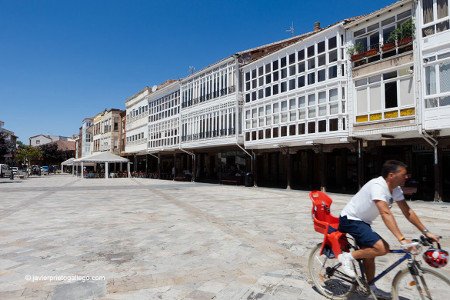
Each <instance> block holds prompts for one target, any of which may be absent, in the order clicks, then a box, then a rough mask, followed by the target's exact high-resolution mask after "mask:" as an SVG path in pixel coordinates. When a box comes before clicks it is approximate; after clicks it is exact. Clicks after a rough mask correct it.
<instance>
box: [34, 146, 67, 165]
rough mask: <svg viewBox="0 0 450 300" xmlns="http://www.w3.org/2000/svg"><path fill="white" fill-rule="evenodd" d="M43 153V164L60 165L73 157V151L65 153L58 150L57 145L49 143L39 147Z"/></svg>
mask: <svg viewBox="0 0 450 300" xmlns="http://www.w3.org/2000/svg"><path fill="white" fill-rule="evenodd" d="M39 148H40V150H41V151H42V164H44V165H59V164H60V163H62V162H63V161H65V160H67V159H68V158H70V157H73V155H74V154H73V151H63V150H59V149H58V145H57V144H56V143H49V144H45V145H42V146H39Z"/></svg>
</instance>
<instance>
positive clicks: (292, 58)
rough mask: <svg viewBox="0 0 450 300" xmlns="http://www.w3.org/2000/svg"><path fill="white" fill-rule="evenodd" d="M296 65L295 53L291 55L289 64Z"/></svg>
mask: <svg viewBox="0 0 450 300" xmlns="http://www.w3.org/2000/svg"><path fill="white" fill-rule="evenodd" d="M293 63H295V53H292V54H290V55H289V64H293Z"/></svg>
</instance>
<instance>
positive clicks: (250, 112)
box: [242, 22, 354, 190]
mask: <svg viewBox="0 0 450 300" xmlns="http://www.w3.org/2000/svg"><path fill="white" fill-rule="evenodd" d="M343 25H344V22H341V23H338V24H335V25H332V26H330V27H328V28H324V29H321V28H320V25H319V24H317V23H316V24H315V29H314V31H313V32H311V33H309V34H306V35H305V36H304V37H303V38H302V39H301V40H299V41H298V42H296V43H295V44H293V45H290V46H288V47H285V48H283V49H281V50H279V51H277V52H275V53H272V54H270V55H268V56H266V57H264V58H262V59H259V60H257V61H254V62H252V63H251V64H248V65H246V66H244V67H243V68H242V73H243V77H244V78H243V84H244V95H245V104H244V117H243V127H244V134H245V148H246V149H252V150H253V151H254V152H255V153H256V154H257V155H256V157H257V159H256V164H257V168H256V178H257V180H256V181H257V184H258V185H262V186H275V187H287V188H291V187H292V188H316V189H317V188H321V189H322V190H325V188H326V186H327V185H331V186H332V188H337V187H344V188H350V189H351V188H352V187H351V184H349V183H348V182H346V181H345V179H346V178H347V177H348V176H347V173H348V172H349V170H348V168H343V164H344V163H345V160H346V159H347V156H348V153H349V152H350V151H349V150H348V147H349V145H348V143H349V140H348V136H349V134H348V125H347V124H348V111H347V66H346V57H345V55H344V47H345V45H344V37H345V30H344V27H343ZM343 160H344V161H343ZM325 169H327V170H329V172H327V173H325ZM330 170H333V172H330ZM326 175H329V176H328V177H329V178H327V176H326ZM327 179H328V180H327ZM327 181H328V183H327ZM353 188H354V187H353Z"/></svg>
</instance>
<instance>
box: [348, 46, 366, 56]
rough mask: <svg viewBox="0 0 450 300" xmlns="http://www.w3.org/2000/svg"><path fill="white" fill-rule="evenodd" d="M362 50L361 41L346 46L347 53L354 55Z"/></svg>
mask: <svg viewBox="0 0 450 300" xmlns="http://www.w3.org/2000/svg"><path fill="white" fill-rule="evenodd" d="M362 50H363V44H362V43H356V44H354V45H352V46H350V47H348V48H347V53H348V55H350V56H351V55H354V54H358V53H360V52H361V51H362Z"/></svg>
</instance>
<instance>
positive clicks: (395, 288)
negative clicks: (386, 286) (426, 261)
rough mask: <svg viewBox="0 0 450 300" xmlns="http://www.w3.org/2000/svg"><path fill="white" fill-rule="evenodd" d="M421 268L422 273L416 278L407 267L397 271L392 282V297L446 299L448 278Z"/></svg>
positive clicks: (408, 299) (449, 280) (412, 299)
mask: <svg viewBox="0 0 450 300" xmlns="http://www.w3.org/2000/svg"><path fill="white" fill-rule="evenodd" d="M421 270H422V275H421V276H419V275H417V276H416V280H415V279H414V277H413V276H412V275H411V273H410V272H409V269H408V268H406V269H403V270H401V271H399V272H398V273H397V275H395V277H394V280H393V282H392V299H394V300H397V299H400V300H416V299H417V300H423V299H427V300H428V299H434V300H436V299H447V298H448V293H449V291H450V279H449V278H447V277H446V276H445V275H444V274H442V273H440V272H438V271H435V270H432V269H428V268H421Z"/></svg>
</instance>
